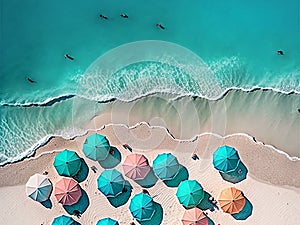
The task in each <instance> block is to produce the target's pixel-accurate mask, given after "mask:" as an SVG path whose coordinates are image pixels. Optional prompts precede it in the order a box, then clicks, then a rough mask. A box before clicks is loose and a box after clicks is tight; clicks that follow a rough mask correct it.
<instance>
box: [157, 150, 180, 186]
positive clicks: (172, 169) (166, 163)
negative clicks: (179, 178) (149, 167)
mask: <svg viewBox="0 0 300 225" xmlns="http://www.w3.org/2000/svg"><path fill="white" fill-rule="evenodd" d="M179 167H180V166H179V163H178V160H177V158H176V157H175V156H174V155H172V154H171V153H163V154H159V155H158V156H157V157H156V158H155V159H154V161H153V170H154V173H155V174H156V175H157V176H158V177H159V178H160V179H162V180H170V179H172V178H173V177H174V176H176V174H177V173H178V171H179Z"/></svg>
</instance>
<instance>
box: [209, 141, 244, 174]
mask: <svg viewBox="0 0 300 225" xmlns="http://www.w3.org/2000/svg"><path fill="white" fill-rule="evenodd" d="M239 163H240V157H239V155H238V152H237V151H236V150H235V149H234V148H232V147H229V146H226V145H224V146H222V147H219V148H218V149H217V150H216V151H215V152H214V154H213V164H214V167H215V168H216V169H217V170H219V171H220V172H223V173H228V172H232V171H234V170H235V169H236V168H237V167H238V165H239Z"/></svg>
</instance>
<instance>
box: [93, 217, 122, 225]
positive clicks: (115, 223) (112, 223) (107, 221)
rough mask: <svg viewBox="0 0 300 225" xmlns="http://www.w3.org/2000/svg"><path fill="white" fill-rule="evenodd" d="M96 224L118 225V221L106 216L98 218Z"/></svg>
mask: <svg viewBox="0 0 300 225" xmlns="http://www.w3.org/2000/svg"><path fill="white" fill-rule="evenodd" d="M96 225H119V223H118V221H116V220H113V219H111V218H109V217H107V218H104V219H101V220H99V221H98V222H97V224H96Z"/></svg>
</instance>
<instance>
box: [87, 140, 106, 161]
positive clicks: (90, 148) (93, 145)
mask: <svg viewBox="0 0 300 225" xmlns="http://www.w3.org/2000/svg"><path fill="white" fill-rule="evenodd" d="M109 150H110V145H109V142H108V140H107V139H106V137H105V136H103V135H100V134H92V135H91V136H89V137H87V138H86V140H85V142H84V144H83V149H82V151H83V153H84V154H85V156H86V157H88V158H89V159H92V160H95V161H102V160H104V159H106V157H107V156H108V154H109Z"/></svg>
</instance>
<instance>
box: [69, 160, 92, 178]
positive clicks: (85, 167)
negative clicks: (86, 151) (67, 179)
mask: <svg viewBox="0 0 300 225" xmlns="http://www.w3.org/2000/svg"><path fill="white" fill-rule="evenodd" d="M80 160H81V166H80V170H79V172H78V173H77V174H76V175H75V176H74V177H73V178H74V179H75V180H76V181H77V182H78V183H80V182H82V181H84V180H85V179H86V178H87V176H88V174H89V167H88V165H87V164H86V162H85V161H84V159H83V158H81V159H80Z"/></svg>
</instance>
